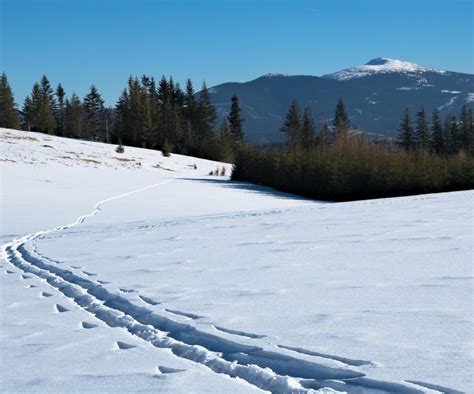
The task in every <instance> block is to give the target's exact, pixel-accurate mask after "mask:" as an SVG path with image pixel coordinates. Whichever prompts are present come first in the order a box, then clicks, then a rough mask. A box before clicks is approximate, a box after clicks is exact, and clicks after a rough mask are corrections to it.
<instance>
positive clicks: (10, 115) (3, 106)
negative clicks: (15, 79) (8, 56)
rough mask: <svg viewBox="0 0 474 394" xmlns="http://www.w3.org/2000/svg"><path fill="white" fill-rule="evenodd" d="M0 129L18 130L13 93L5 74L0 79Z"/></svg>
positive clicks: (18, 123) (18, 124)
mask: <svg viewBox="0 0 474 394" xmlns="http://www.w3.org/2000/svg"><path fill="white" fill-rule="evenodd" d="M0 127H6V128H9V129H19V128H20V121H19V119H18V113H17V111H16V104H15V100H14V97H13V92H12V90H11V88H10V84H9V83H8V79H7V75H6V74H5V73H3V74H2V76H1V77H0Z"/></svg>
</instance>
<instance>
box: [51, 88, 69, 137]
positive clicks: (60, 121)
mask: <svg viewBox="0 0 474 394" xmlns="http://www.w3.org/2000/svg"><path fill="white" fill-rule="evenodd" d="M65 96H66V93H65V92H64V89H63V87H62V85H61V84H58V87H57V88H56V97H57V99H58V101H57V107H56V112H55V114H54V117H55V119H56V130H57V134H58V135H64V133H65V124H66V101H65Z"/></svg>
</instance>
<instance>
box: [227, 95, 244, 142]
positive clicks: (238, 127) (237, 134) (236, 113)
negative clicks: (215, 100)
mask: <svg viewBox="0 0 474 394" xmlns="http://www.w3.org/2000/svg"><path fill="white" fill-rule="evenodd" d="M231 101H232V104H231V106H230V114H229V116H228V117H227V119H228V121H229V127H230V135H231V136H232V139H233V141H234V142H241V141H243V139H244V131H243V128H242V123H243V122H244V120H243V119H242V118H241V116H240V113H241V112H242V111H241V109H240V106H239V98H238V97H237V96H236V95H235V94H234V95H233V96H232V99H231Z"/></svg>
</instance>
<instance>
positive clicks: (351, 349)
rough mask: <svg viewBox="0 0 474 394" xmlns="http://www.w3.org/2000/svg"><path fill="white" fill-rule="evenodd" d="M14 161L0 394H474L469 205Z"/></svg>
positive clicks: (56, 157) (18, 139) (40, 158)
mask: <svg viewBox="0 0 474 394" xmlns="http://www.w3.org/2000/svg"><path fill="white" fill-rule="evenodd" d="M0 144H1V156H0V171H1V172H0V176H1V196H0V197H1V231H0V237H1V240H2V242H3V243H4V247H3V252H4V253H3V254H4V259H3V260H2V261H0V265H1V267H0V286H1V299H0V304H1V315H0V316H1V317H0V323H1V324H0V357H1V365H0V368H1V372H0V378H1V390H2V392H28V391H37V392H66V391H74V390H76V391H78V392H139V391H162V392H219V393H231V392H232V393H233V392H253V391H260V390H266V391H274V392H284V391H299V390H300V391H301V392H302V391H305V390H318V389H320V390H321V391H332V390H335V391H347V392H352V393H365V392H369V393H372V392H377V393H380V392H401V393H405V392H406V393H410V392H431V391H435V392H439V391H441V392H456V391H464V392H474V383H473V373H472V366H473V361H474V360H473V329H472V327H473V307H474V295H473V294H474V292H473V291H474V275H473V197H474V192H472V191H469V192H458V193H445V194H437V195H424V196H414V197H404V198H396V199H380V200H372V201H360V202H351V203H340V204H329V203H322V202H313V201H308V200H305V199H301V198H298V197H295V196H291V195H286V194H283V193H278V192H275V191H273V190H271V189H266V188H261V187H257V186H253V185H249V184H244V183H237V182H231V181H229V179H228V177H215V176H209V175H208V173H209V172H210V171H211V170H214V169H216V167H219V168H222V166H226V168H227V174H229V173H230V166H229V165H224V164H221V163H215V162H210V161H206V160H200V159H195V158H191V157H185V156H179V155H172V156H171V157H169V158H165V157H163V156H162V155H161V154H160V153H159V152H156V151H149V150H143V149H136V148H129V147H126V148H125V153H123V154H118V153H116V152H115V151H114V146H111V145H106V144H99V143H91V142H84V141H75V140H67V139H61V138H57V137H51V136H47V135H44V134H38V133H26V132H19V131H14V130H5V129H2V130H0ZM194 164H196V167H197V168H196V169H195V168H194ZM13 239H16V241H14V242H11V241H12V240H13Z"/></svg>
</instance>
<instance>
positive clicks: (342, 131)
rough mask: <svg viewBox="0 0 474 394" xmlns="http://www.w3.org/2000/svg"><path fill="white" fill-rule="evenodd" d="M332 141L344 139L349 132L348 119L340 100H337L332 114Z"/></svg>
mask: <svg viewBox="0 0 474 394" xmlns="http://www.w3.org/2000/svg"><path fill="white" fill-rule="evenodd" d="M333 126H334V139H335V140H337V139H339V138H345V137H346V136H347V133H348V132H349V117H348V116H347V112H346V107H345V105H344V102H343V101H342V98H339V100H338V102H337V105H336V111H335V113H334V122H333Z"/></svg>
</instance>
